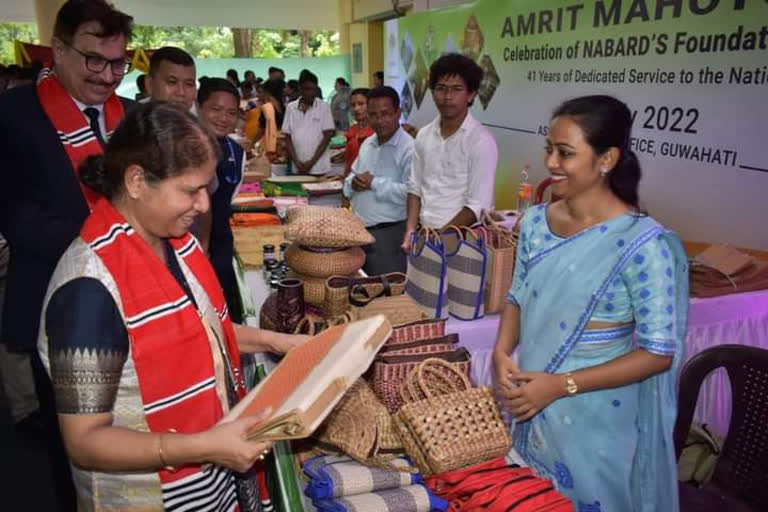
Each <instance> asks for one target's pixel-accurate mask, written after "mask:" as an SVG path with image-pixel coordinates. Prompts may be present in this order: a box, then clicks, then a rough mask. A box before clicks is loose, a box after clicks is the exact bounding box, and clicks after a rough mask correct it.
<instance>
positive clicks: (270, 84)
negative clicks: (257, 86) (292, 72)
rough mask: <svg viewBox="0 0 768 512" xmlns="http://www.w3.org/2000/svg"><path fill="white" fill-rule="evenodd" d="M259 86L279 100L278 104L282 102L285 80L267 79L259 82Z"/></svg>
mask: <svg viewBox="0 0 768 512" xmlns="http://www.w3.org/2000/svg"><path fill="white" fill-rule="evenodd" d="M261 87H263V88H264V91H265V92H266V93H267V94H269V95H270V96H272V97H273V98H275V99H276V100H277V101H279V102H280V104H281V105H282V104H283V96H284V94H285V82H283V81H282V80H267V81H266V82H264V83H263V84H261Z"/></svg>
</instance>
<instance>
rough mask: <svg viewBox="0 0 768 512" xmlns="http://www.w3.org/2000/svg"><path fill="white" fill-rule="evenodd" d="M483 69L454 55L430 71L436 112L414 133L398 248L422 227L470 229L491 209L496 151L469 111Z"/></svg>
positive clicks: (486, 132) (448, 56) (409, 240)
mask: <svg viewBox="0 0 768 512" xmlns="http://www.w3.org/2000/svg"><path fill="white" fill-rule="evenodd" d="M482 78H483V70H482V69H481V68H480V66H478V65H477V64H476V63H475V62H474V61H473V60H472V59H469V58H467V57H465V56H463V55H459V54H456V53H452V54H447V55H443V56H442V57H440V58H439V59H437V60H436V61H435V62H434V63H433V64H432V67H431V68H430V70H429V88H430V89H431V90H432V97H433V98H434V100H435V105H436V106H437V110H438V111H439V112H440V116H438V117H437V118H436V119H435V120H434V121H432V122H431V123H429V124H428V125H427V126H425V127H424V128H422V129H421V130H419V134H418V135H417V136H416V145H415V148H414V153H413V167H412V169H411V177H410V182H409V184H408V223H407V225H406V231H405V237H404V239H403V249H404V250H406V251H407V250H409V249H410V244H411V234H412V233H413V232H414V231H415V230H416V228H417V226H418V225H419V224H421V225H422V226H425V227H430V228H436V229H440V228H442V227H444V226H446V225H449V224H454V225H458V226H469V225H472V224H474V223H475V222H477V221H478V220H479V218H480V213H481V212H482V210H488V209H490V208H491V207H492V206H493V190H494V184H495V177H496V164H497V163H498V157H499V152H498V149H497V148H496V141H495V140H494V138H493V135H491V133H490V132H489V131H488V130H487V129H486V128H485V127H484V126H483V125H482V124H481V123H480V122H479V121H477V120H476V119H475V118H474V117H472V114H471V113H470V112H469V107H470V105H472V102H473V100H474V99H475V95H476V94H477V89H478V88H479V87H480V81H481V80H482Z"/></svg>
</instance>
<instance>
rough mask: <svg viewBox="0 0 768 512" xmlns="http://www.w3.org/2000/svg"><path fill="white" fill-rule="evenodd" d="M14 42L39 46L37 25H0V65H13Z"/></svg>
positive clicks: (14, 57) (14, 59)
mask: <svg viewBox="0 0 768 512" xmlns="http://www.w3.org/2000/svg"><path fill="white" fill-rule="evenodd" d="M15 41H22V42H24V43H33V44H40V40H39V38H38V35H37V25H36V24H34V23H0V64H5V65H6V66H7V65H9V64H14V63H15V62H16V55H15V53H14V50H13V44H14V42H15Z"/></svg>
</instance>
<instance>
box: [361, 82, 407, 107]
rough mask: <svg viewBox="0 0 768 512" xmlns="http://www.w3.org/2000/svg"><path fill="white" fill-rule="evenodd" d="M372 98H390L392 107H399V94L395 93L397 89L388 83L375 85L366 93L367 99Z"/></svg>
mask: <svg viewBox="0 0 768 512" xmlns="http://www.w3.org/2000/svg"><path fill="white" fill-rule="evenodd" d="M374 98H389V99H390V100H392V108H394V109H395V110H397V109H398V108H399V107H400V96H398V95H397V91H396V90H394V89H393V88H391V87H390V86H388V85H383V86H381V87H375V88H373V89H371V91H370V92H369V93H368V101H370V100H372V99H374Z"/></svg>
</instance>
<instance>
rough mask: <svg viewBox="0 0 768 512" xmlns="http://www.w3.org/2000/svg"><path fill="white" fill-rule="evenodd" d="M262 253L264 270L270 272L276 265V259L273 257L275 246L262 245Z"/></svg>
mask: <svg viewBox="0 0 768 512" xmlns="http://www.w3.org/2000/svg"><path fill="white" fill-rule="evenodd" d="M262 251H263V253H264V256H263V260H262V261H263V263H264V270H272V268H273V267H274V266H275V265H276V264H277V259H276V257H275V246H274V245H272V244H264V246H263V247H262Z"/></svg>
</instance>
